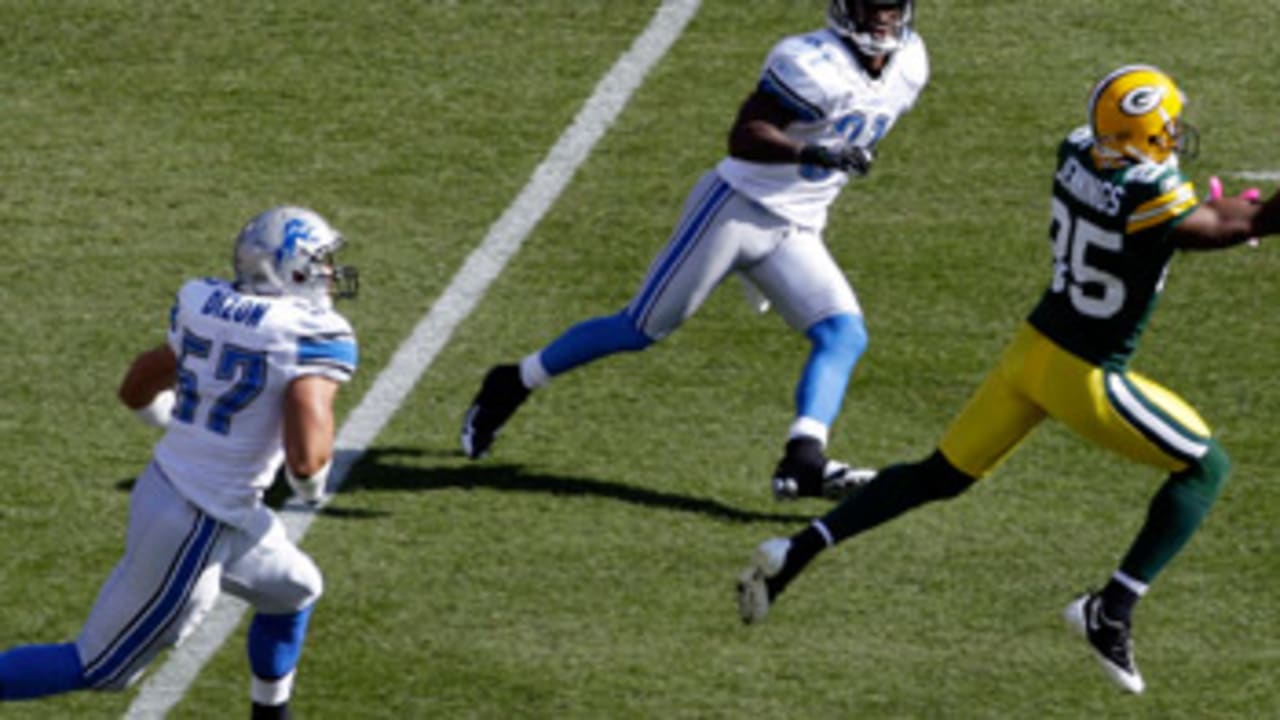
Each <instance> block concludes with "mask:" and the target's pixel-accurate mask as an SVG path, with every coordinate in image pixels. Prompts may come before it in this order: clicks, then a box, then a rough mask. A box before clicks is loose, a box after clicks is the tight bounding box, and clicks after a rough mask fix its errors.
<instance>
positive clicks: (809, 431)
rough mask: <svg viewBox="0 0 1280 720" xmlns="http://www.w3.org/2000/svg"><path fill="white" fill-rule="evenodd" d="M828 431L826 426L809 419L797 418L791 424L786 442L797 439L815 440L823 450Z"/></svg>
mask: <svg viewBox="0 0 1280 720" xmlns="http://www.w3.org/2000/svg"><path fill="white" fill-rule="evenodd" d="M828 432H829V429H828V428H827V424H826V423H823V422H818V421H817V420H814V419H813V418H811V417H798V418H796V419H795V420H793V421H792V422H791V430H790V433H789V434H788V435H787V439H788V440H792V439H795V438H798V437H811V438H817V440H818V442H820V443H822V447H823V449H826V447H827V434H828Z"/></svg>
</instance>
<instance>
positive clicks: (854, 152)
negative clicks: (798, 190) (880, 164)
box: [800, 143, 875, 177]
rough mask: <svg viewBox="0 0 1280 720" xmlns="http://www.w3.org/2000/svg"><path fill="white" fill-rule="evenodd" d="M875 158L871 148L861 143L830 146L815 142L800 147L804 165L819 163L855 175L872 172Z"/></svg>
mask: <svg viewBox="0 0 1280 720" xmlns="http://www.w3.org/2000/svg"><path fill="white" fill-rule="evenodd" d="M874 159H875V158H874V157H873V156H872V154H871V150H869V149H868V148H864V147H861V146H859V145H845V146H843V147H839V148H830V147H827V146H825V145H818V144H817V143H814V144H812V145H805V146H804V147H803V148H801V149H800V163H801V164H802V165H817V166H818V167H824V168H831V169H833V170H840V171H841V172H846V173H849V174H850V175H853V176H854V177H861V176H863V175H866V174H867V173H869V172H871V161H872V160H874Z"/></svg>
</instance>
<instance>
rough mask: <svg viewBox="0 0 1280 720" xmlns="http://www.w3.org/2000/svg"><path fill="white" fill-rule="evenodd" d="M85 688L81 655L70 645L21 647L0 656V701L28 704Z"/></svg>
mask: <svg viewBox="0 0 1280 720" xmlns="http://www.w3.org/2000/svg"><path fill="white" fill-rule="evenodd" d="M86 687H88V685H87V684H86V683H85V680H84V666H83V665H81V664H80V653H78V652H76V646H75V645H73V644H72V643H63V644H61V645H22V646H19V647H15V648H13V649H11V650H8V651H7V652H5V653H3V654H0V700H31V699H34V698H38V697H44V696H46V695H57V694H59V693H65V692H71V691H72V690H83V689H85V688H86Z"/></svg>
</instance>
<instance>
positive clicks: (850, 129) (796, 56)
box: [717, 29, 929, 231]
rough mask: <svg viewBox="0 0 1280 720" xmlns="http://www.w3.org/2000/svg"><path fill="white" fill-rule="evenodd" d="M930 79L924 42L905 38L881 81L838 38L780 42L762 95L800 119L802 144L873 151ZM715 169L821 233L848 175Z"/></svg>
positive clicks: (775, 167) (821, 35)
mask: <svg viewBox="0 0 1280 720" xmlns="http://www.w3.org/2000/svg"><path fill="white" fill-rule="evenodd" d="M928 80H929V59H928V55H927V53H926V52H925V47H924V41H923V40H921V39H920V36H919V35H916V34H915V33H914V32H908V34H907V36H906V37H905V38H904V39H903V44H902V47H901V48H899V49H898V50H897V51H895V52H894V53H893V55H892V56H890V58H889V62H888V63H887V64H886V65H885V67H884V69H883V71H882V72H881V73H880V76H879V77H872V76H871V75H870V74H868V73H867V71H866V70H865V69H863V67H862V65H861V64H860V63H859V62H858V59H857V58H856V57H854V55H853V51H852V50H850V49H849V47H848V46H847V45H846V44H845V43H844V42H843V41H841V40H840V37H839V36H838V35H836V34H835V33H834V32H832V31H830V30H827V29H823V30H815V31H814V32H811V33H808V34H806V35H796V36H792V37H788V38H785V39H783V40H782V41H781V42H779V43H778V44H777V46H775V47H774V48H773V51H772V52H770V53H769V57H768V58H767V59H766V60H765V64H764V70H763V72H762V74H761V78H760V85H759V89H760V90H762V91H764V92H767V93H769V94H770V95H772V96H774V97H775V98H777V99H778V100H780V101H781V102H782V103H783V104H784V105H785V106H787V107H789V108H791V109H792V110H793V111H794V112H795V113H796V115H797V117H798V118H799V119H798V120H797V121H795V122H793V123H791V124H790V125H788V126H787V127H786V128H784V132H786V134H787V136H788V137H790V138H792V139H793V140H796V141H797V142H800V143H804V144H808V143H819V144H822V145H827V146H832V147H836V146H843V145H846V144H851V145H860V146H862V147H866V148H873V147H875V144H876V143H877V142H879V141H880V139H881V138H883V137H884V136H885V135H886V134H887V133H888V132H889V129H890V128H892V127H893V125H894V123H896V122H897V121H898V118H899V117H901V116H902V115H903V114H904V113H905V112H907V111H908V110H910V109H911V107H912V105H914V104H915V102H916V98H917V97H918V96H919V95H920V91H921V90H923V89H924V86H925V84H926V83H927V82H928ZM717 170H718V171H719V173H720V176H721V177H723V178H724V180H725V182H727V183H729V185H730V186H732V187H733V189H734V190H737V191H738V192H739V193H742V194H743V195H746V196H747V197H749V198H751V199H752V200H754V201H756V202H758V203H760V204H761V205H763V206H764V207H766V208H768V209H769V210H770V211H772V212H774V213H775V214H777V215H779V216H781V217H783V218H785V219H787V220H790V221H791V222H793V223H796V224H798V225H803V226H805V227H809V228H813V229H815V230H818V231H821V230H822V228H823V227H825V226H826V222H827V208H828V207H830V205H831V203H832V202H833V201H834V200H835V199H836V196H837V195H839V194H840V188H842V187H844V184H845V183H847V182H848V181H849V176H848V174H847V173H843V172H840V171H837V170H831V169H827V168H819V167H812V166H808V165H795V164H789V163H787V164H768V163H754V162H748V161H746V160H740V159H738V158H734V157H728V158H725V159H724V160H723V161H721V162H720V165H719V166H718V168H717Z"/></svg>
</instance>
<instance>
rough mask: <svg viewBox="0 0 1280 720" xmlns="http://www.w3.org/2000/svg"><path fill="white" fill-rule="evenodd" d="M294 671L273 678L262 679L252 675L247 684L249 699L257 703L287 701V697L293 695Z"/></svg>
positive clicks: (281, 702)
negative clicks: (250, 680)
mask: <svg viewBox="0 0 1280 720" xmlns="http://www.w3.org/2000/svg"><path fill="white" fill-rule="evenodd" d="M296 673H297V671H296V670H290V671H289V674H288V675H285V676H284V677H279V678H276V679H275V680H263V679H262V678H260V677H258V676H257V675H254V676H253V682H252V684H251V685H250V686H249V697H250V699H252V700H253V701H254V702H256V703H258V704H259V705H283V704H285V703H287V702H289V697H290V696H291V695H293V676H294V675H295V674H296Z"/></svg>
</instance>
